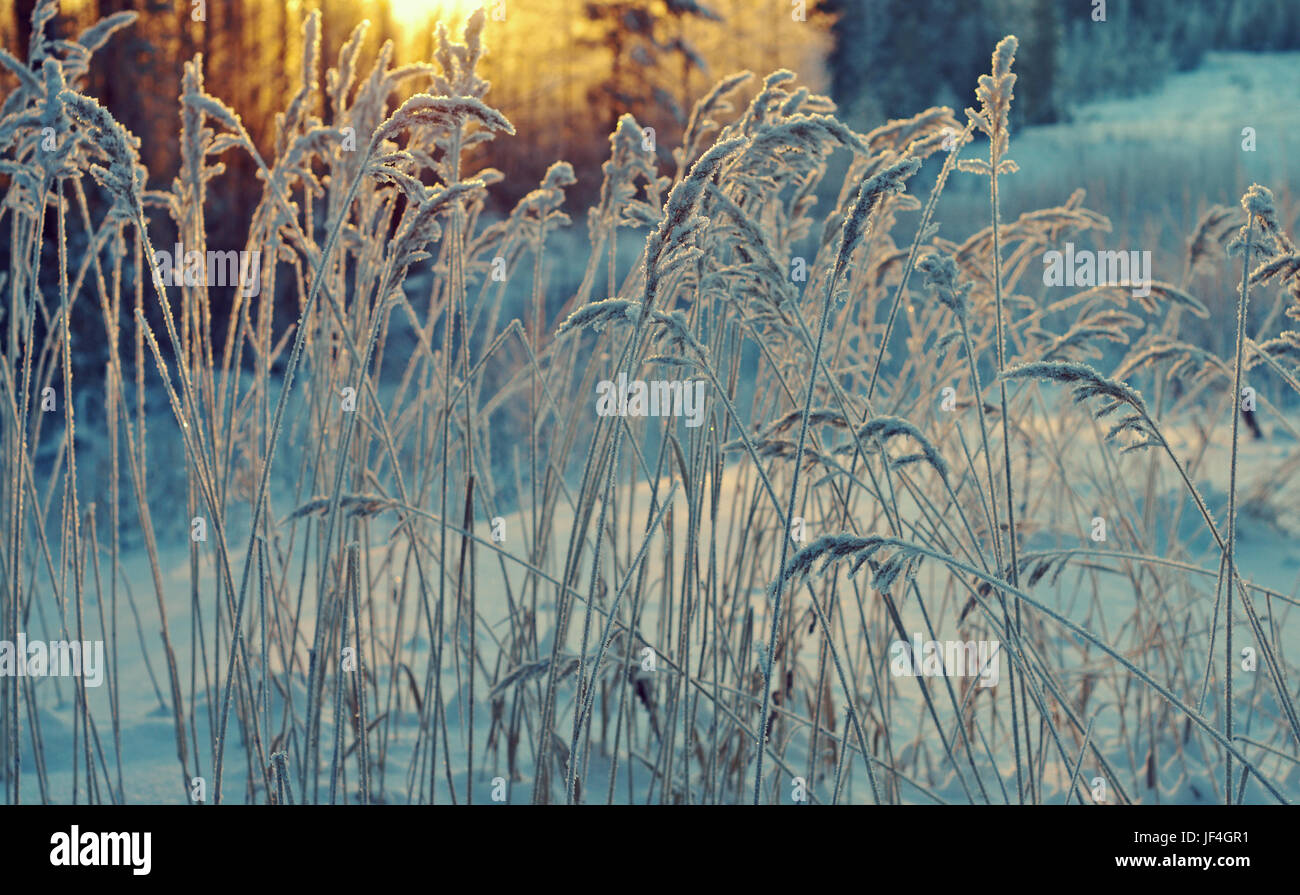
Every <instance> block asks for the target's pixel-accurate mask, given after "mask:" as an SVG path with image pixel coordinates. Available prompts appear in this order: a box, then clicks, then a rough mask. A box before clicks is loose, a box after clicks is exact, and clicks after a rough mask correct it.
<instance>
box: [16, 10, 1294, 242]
mask: <svg viewBox="0 0 1300 895" xmlns="http://www.w3.org/2000/svg"><path fill="white" fill-rule="evenodd" d="M35 2H36V0H13V2H11V3H9V4H6V6H7V8H0V44H3V45H4V46H5V47H7V48H10V49H12V50H16V51H17V55H20V56H21V55H25V50H26V47H27V42H28V39H29V36H30V31H31V25H30V18H31V12H32V8H33V6H34V5H35ZM480 5H482V6H483V7H484V9H485V11H486V12H487V14H488V22H487V28H486V38H485V39H486V44H487V47H488V53H487V57H486V61H485V70H486V72H487V75H488V77H489V79H490V80H491V82H492V89H491V92H490V94H489V97H490V101H491V103H492V105H494V106H495V107H497V108H499V109H500V110H501V111H503V112H504V113H505V114H506V115H507V117H509V118H510V120H511V121H512V122H513V123H514V125H515V127H516V128H517V129H518V136H517V137H516V138H515V139H512V140H497V141H494V142H492V143H490V144H488V145H486V146H484V147H483V148H482V150H481V151H482V153H483V155H484V158H483V163H484V164H486V165H491V166H493V167H496V168H498V169H500V170H501V171H502V172H503V173H504V174H505V181H504V182H503V183H502V184H501V185H500V187H499V188H498V189H497V190H496V191H495V198H496V200H497V201H498V202H499V203H500V206H501V207H502V208H505V209H508V208H509V207H511V206H513V204H514V203H515V201H517V200H518V199H519V197H521V196H522V195H524V194H525V193H527V192H528V191H529V190H530V189H532V188H533V187H534V186H535V185H536V184H537V182H538V181H539V180H540V178H541V175H542V174H543V173H544V172H545V170H546V168H547V166H548V165H549V164H550V163H551V162H552V161H554V160H556V159H560V158H563V159H567V160H568V161H570V162H571V163H572V164H573V165H574V168H575V170H576V171H577V172H578V175H579V177H578V184H577V186H576V188H575V191H574V196H575V197H576V198H577V199H578V200H579V201H580V202H582V201H583V200H590V199H592V198H593V197H594V196H595V192H596V190H597V188H598V183H599V168H600V164H601V162H603V161H604V159H605V158H606V157H607V153H608V135H609V133H610V132H611V131H612V130H613V127H614V124H615V123H616V122H617V120H618V116H619V115H620V114H622V113H623V112H631V113H632V114H633V115H635V116H636V118H637V120H638V121H639V122H640V123H641V124H642V125H643V126H649V127H653V128H655V131H656V136H657V143H658V146H659V152H660V156H661V159H662V160H663V161H664V162H665V163H668V162H670V161H671V156H670V154H669V152H670V149H671V147H672V146H673V145H675V142H676V140H677V138H678V136H679V135H680V133H681V129H682V127H683V126H684V124H685V121H686V116H687V115H688V114H689V112H690V107H691V105H692V104H693V103H694V102H695V100H697V99H698V98H699V97H700V96H701V95H703V94H704V93H705V92H706V91H707V90H708V88H709V87H710V86H711V85H712V84H713V82H714V81H715V80H716V79H717V78H719V77H722V76H724V75H727V74H730V73H732V72H735V71H739V70H742V69H749V70H751V71H754V72H757V73H759V74H760V75H762V74H766V73H768V72H770V71H772V70H774V69H777V68H789V69H792V70H794V71H795V72H797V73H798V74H799V75H800V77H801V79H802V81H803V83H805V84H806V85H807V86H809V87H810V88H811V89H813V90H821V91H827V92H829V93H830V94H831V96H832V97H833V98H834V99H835V101H836V102H837V103H838V104H839V106H840V114H841V117H843V118H845V119H846V120H847V121H848V122H849V123H850V124H852V125H853V126H855V127H858V128H860V129H866V128H868V127H872V126H875V125H876V124H879V123H880V122H881V121H883V120H884V119H887V118H891V117H901V116H905V115H910V114H914V113H915V112H917V111H919V110H920V109H921V108H924V107H926V106H928V105H934V104H941V105H948V106H951V107H953V108H954V109H957V110H960V109H961V108H963V107H964V106H966V105H968V104H970V103H971V102H972V98H973V90H974V86H975V83H976V78H977V77H978V75H979V74H980V73H981V72H982V71H984V70H986V69H987V66H988V54H989V48H990V47H992V45H993V44H994V43H995V42H996V40H997V39H998V38H999V37H1000V36H1002V35H1003V34H1006V33H1011V32H1014V33H1016V34H1018V35H1019V36H1020V39H1021V48H1022V50H1021V56H1020V59H1019V61H1018V63H1017V64H1018V70H1019V72H1020V81H1019V84H1018V85H1017V103H1016V105H1015V106H1014V108H1015V111H1016V114H1017V115H1018V116H1020V119H1021V120H1020V123H1022V124H1023V123H1051V122H1057V121H1062V120H1068V118H1069V116H1070V109H1071V105H1072V104H1074V103H1076V102H1079V101H1085V100H1088V99H1095V98H1097V97H1099V96H1105V95H1110V94H1131V93H1135V92H1142V91H1145V90H1149V89H1151V88H1153V87H1154V86H1155V85H1157V84H1158V83H1159V82H1160V81H1161V79H1162V78H1164V77H1165V76H1166V75H1167V74H1168V73H1170V72H1173V71H1178V70H1186V69H1190V68H1193V67H1195V66H1196V65H1197V64H1198V63H1199V61H1200V60H1201V58H1202V56H1203V55H1204V53H1205V52H1206V51H1208V50H1211V49H1244V50H1285V49H1297V48H1300V3H1297V2H1295V0H1198V2H1187V0H1141V2H1136V0H1128V2H1125V0H1110V2H1109V3H1107V4H1106V6H1107V7H1108V8H1107V10H1106V14H1107V26H1106V27H1093V26H1094V25H1096V23H1095V22H1094V21H1093V20H1092V19H1093V16H1094V15H1095V9H1094V6H1095V4H1094V3H1093V2H1092V0H807V2H806V3H805V2H803V0H707V2H697V0H650V2H644V0H641V2H638V0H482V2H480V0H318V2H317V0H63V2H62V4H61V6H60V15H59V17H58V19H57V20H56V21H55V22H54V23H52V29H53V30H54V31H55V32H57V33H60V34H62V35H64V36H67V37H74V36H75V35H76V34H77V33H79V32H80V30H81V29H83V28H85V27H87V26H88V25H89V24H91V23H92V22H94V21H97V20H98V19H100V18H102V17H104V16H107V15H111V14H113V13H115V12H119V11H122V10H134V11H136V12H137V13H139V15H140V18H139V20H138V21H137V23H136V24H135V25H134V26H133V27H131V28H129V29H128V30H127V31H126V32H125V33H124V34H122V35H119V36H117V37H116V38H115V39H114V40H113V41H111V42H110V44H109V45H108V46H107V47H105V48H104V50H103V51H102V52H101V53H100V54H99V55H98V56H97V62H98V65H97V66H96V69H95V70H94V71H93V72H92V77H93V82H92V85H91V92H92V93H93V94H94V95H96V96H98V97H99V98H100V99H101V100H102V101H103V102H104V103H105V105H106V106H107V107H108V109H109V110H110V111H111V112H112V113H113V114H114V116H116V117H117V118H118V120H120V121H122V122H123V123H124V124H125V125H127V127H129V128H130V129H131V130H132V131H133V132H134V133H135V134H137V135H138V136H140V137H141V138H142V140H143V142H144V146H143V158H142V161H143V162H144V163H145V164H146V166H147V167H148V169H149V171H150V172H151V174H152V176H153V177H154V178H155V183H153V184H151V186H155V187H159V186H161V187H165V186H166V185H167V184H169V183H170V182H171V178H172V176H173V175H174V173H175V171H176V169H177V166H178V158H177V151H178V147H177V142H176V139H175V134H176V131H177V121H178V119H177V115H178V109H179V106H178V101H177V95H178V94H179V92H180V75H181V64H182V62H183V61H184V60H187V59H189V58H191V57H193V55H194V54H195V53H202V54H203V58H204V78H205V81H206V83H207V89H208V91H209V92H211V93H213V94H214V95H216V96H219V97H221V98H222V99H223V100H224V101H225V102H226V103H227V104H228V105H230V106H232V107H233V108H235V109H237V110H239V112H240V114H241V115H242V116H243V118H244V121H245V124H246V125H247V127H248V129H249V131H250V132H251V133H252V134H253V136H254V138H255V139H257V140H258V141H259V143H262V144H263V145H265V144H268V143H269V142H270V140H271V138H272V131H273V127H274V116H275V113H276V111H277V110H279V109H281V108H282V107H283V102H284V98H285V96H286V94H287V92H288V91H289V89H290V87H291V85H292V82H293V80H294V78H295V77H296V72H297V68H298V66H299V65H300V62H301V55H302V34H301V23H302V21H303V18H304V16H305V14H306V12H307V11H308V10H309V9H312V8H319V9H320V10H321V12H322V13H323V18H324V23H323V24H324V31H323V34H322V45H323V47H324V48H325V49H326V52H327V54H329V53H332V52H334V51H335V50H336V48H337V47H339V46H340V45H341V44H342V43H343V41H344V40H345V39H346V38H347V37H348V35H349V34H350V33H351V32H352V30H353V29H354V28H355V27H356V25H357V23H358V22H360V21H362V20H363V19H365V20H369V22H370V23H371V27H370V29H369V31H368V33H367V36H366V57H368V58H373V54H374V53H375V52H376V51H377V49H378V47H379V46H380V45H381V44H382V43H383V42H384V41H386V40H392V41H393V43H394V56H395V62H396V63H397V64H402V63H407V62H412V61H415V60H426V59H431V58H432V55H433V49H434V46H435V37H434V30H433V29H434V25H435V23H436V22H437V21H439V20H441V21H445V22H446V23H447V25H448V27H449V29H450V30H451V31H452V33H457V32H458V30H459V26H460V25H461V24H462V23H463V22H464V20H465V18H466V17H467V15H468V14H469V12H471V11H473V9H475V8H477V7H478V6H480ZM200 10H201V12H200ZM200 14H201V15H202V17H203V20H202V21H199V20H196V17H197V16H199V15H200ZM326 58H327V60H328V59H329V58H330V57H329V56H328V55H327V57H326ZM327 67H328V66H322V69H321V80H322V87H323V86H324V84H323V82H324V78H325V72H326V68H327ZM12 86H13V79H12V76H11V75H9V74H8V73H3V74H0V93H4V92H7V91H8V89H10V88H11V87H12ZM228 176H229V177H230V178H231V180H230V181H229V183H228V184H227V188H226V189H225V190H223V191H221V192H222V193H224V197H225V198H224V201H227V202H230V203H232V207H230V208H229V209H226V210H228V211H229V214H227V215H223V217H225V219H227V220H229V221H231V222H232V225H233V223H234V222H237V221H239V220H242V219H246V218H247V212H248V211H249V209H245V208H242V207H240V205H239V202H240V199H239V197H240V196H244V195H247V196H249V197H251V196H252V195H254V192H253V191H250V190H245V189H240V188H239V187H240V185H241V183H240V181H241V180H243V179H244V178H251V177H252V166H251V163H250V164H247V165H246V166H245V168H244V169H243V170H238V169H237V170H233V171H231V172H230V173H229V175H228ZM248 201H252V200H251V198H250V199H249V200H248ZM230 236H231V237H232V240H233V239H234V237H235V236H236V234H233V233H232V234H230Z"/></svg>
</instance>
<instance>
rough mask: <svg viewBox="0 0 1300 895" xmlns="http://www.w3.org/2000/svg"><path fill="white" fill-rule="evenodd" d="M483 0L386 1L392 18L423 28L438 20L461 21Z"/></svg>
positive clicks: (481, 4)
mask: <svg viewBox="0 0 1300 895" xmlns="http://www.w3.org/2000/svg"><path fill="white" fill-rule="evenodd" d="M486 5H487V4H486V3H485V2H484V0H388V6H389V8H390V9H391V10H392V13H393V18H394V19H395V20H397V21H398V22H399V23H401V24H403V25H408V26H415V27H419V26H423V25H426V24H428V23H429V22H435V21H437V20H438V19H439V18H445V19H455V20H462V19H464V18H465V17H466V16H468V15H469V14H470V13H472V12H473V11H474V10H476V9H478V8H479V7H480V6H484V7H485V6H486Z"/></svg>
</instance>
